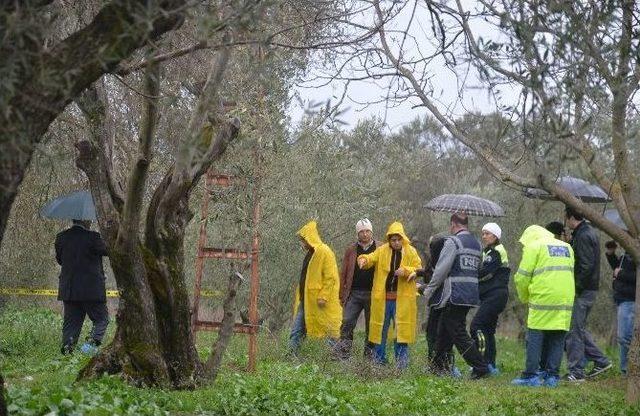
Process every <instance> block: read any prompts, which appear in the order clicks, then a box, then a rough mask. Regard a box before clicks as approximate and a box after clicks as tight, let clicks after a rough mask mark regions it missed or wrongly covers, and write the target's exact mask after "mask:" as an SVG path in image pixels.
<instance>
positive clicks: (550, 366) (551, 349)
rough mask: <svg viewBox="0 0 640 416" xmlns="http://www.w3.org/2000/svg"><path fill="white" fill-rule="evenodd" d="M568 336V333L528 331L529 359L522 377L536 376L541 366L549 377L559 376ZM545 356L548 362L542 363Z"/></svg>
mask: <svg viewBox="0 0 640 416" xmlns="http://www.w3.org/2000/svg"><path fill="white" fill-rule="evenodd" d="M566 336H567V331H551V330H540V329H529V330H527V359H526V368H525V370H524V372H523V373H522V377H523V378H528V377H533V376H535V375H536V374H537V373H538V369H539V368H540V367H541V364H542V368H541V370H543V371H545V372H546V373H547V375H548V376H556V377H557V376H559V372H560V363H561V362H562V355H563V354H564V340H565V337H566ZM543 356H544V357H546V360H545V361H546V362H545V363H540V359H541V357H543Z"/></svg>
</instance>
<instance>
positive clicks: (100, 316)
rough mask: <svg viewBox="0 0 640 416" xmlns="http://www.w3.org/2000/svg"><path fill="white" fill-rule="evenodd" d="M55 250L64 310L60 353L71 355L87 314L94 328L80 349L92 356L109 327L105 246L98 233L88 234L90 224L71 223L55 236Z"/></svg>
mask: <svg viewBox="0 0 640 416" xmlns="http://www.w3.org/2000/svg"><path fill="white" fill-rule="evenodd" d="M55 249H56V261H57V262H58V264H59V265H60V266H62V267H61V270H60V277H59V282H58V300H61V301H62V302H63V309H64V320H63V323H62V348H61V352H62V354H71V353H72V352H73V350H74V349H75V346H76V343H77V342H78V338H79V337H80V332H81V331H82V325H83V324H84V318H85V316H87V315H88V316H89V319H90V320H91V322H92V324H93V327H92V328H91V333H90V334H89V336H88V337H87V339H86V342H85V343H84V344H83V345H82V347H81V350H82V352H84V353H86V354H95V353H96V352H97V350H98V347H99V346H100V344H102V339H103V338H104V334H105V332H106V331H107V326H108V325H109V311H108V309H107V293H106V289H105V280H106V278H105V275H104V268H103V266H102V257H104V256H107V255H108V254H107V247H106V245H105V244H104V241H103V240H102V237H101V236H100V233H98V232H95V231H91V221H83V220H73V225H72V226H71V228H69V229H67V230H64V231H62V232H60V233H59V234H58V235H57V236H56V241H55Z"/></svg>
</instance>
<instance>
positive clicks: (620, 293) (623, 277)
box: [606, 253, 636, 303]
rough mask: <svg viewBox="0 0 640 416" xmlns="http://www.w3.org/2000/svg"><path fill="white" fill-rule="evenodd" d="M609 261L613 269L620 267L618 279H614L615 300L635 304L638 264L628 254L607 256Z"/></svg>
mask: <svg viewBox="0 0 640 416" xmlns="http://www.w3.org/2000/svg"><path fill="white" fill-rule="evenodd" d="M606 256H607V261H608V262H609V265H610V266H611V269H613V270H615V269H617V268H618V267H619V268H620V272H619V273H618V277H616V278H615V279H613V300H615V302H616V303H620V302H635V300H636V264H635V262H634V261H633V259H632V258H631V256H630V255H628V254H626V253H625V254H623V255H622V256H617V255H616V254H615V253H613V254H607V255H606Z"/></svg>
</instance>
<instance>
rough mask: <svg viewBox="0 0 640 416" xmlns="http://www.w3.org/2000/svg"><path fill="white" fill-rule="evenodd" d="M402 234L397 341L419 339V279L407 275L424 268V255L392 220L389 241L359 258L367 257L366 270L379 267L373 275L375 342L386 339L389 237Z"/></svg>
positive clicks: (371, 335) (372, 328)
mask: <svg viewBox="0 0 640 416" xmlns="http://www.w3.org/2000/svg"><path fill="white" fill-rule="evenodd" d="M392 234H399V235H401V236H402V260H401V262H400V268H401V269H403V271H404V273H403V275H402V277H401V278H399V279H398V292H397V300H396V302H397V303H396V316H395V325H396V333H397V337H396V339H397V342H400V343H408V344H411V343H414V342H415V341H416V317H417V314H418V305H417V301H416V297H417V293H416V281H415V278H414V279H412V280H411V281H410V282H409V281H407V278H408V277H409V276H410V275H411V274H412V273H414V272H415V271H416V269H419V268H421V267H422V262H421V260H420V256H419V255H418V252H417V251H416V249H415V248H414V247H413V246H411V245H410V243H411V241H410V240H409V238H408V237H407V236H406V234H405V233H404V227H403V226H402V224H401V223H399V222H394V223H391V225H390V226H389V230H388V231H387V234H386V241H387V242H386V243H385V244H383V245H381V246H379V247H378V248H377V249H376V250H375V251H374V252H373V253H371V254H363V255H361V256H360V257H359V258H366V259H367V264H366V265H365V267H364V268H365V269H368V268H371V267H375V268H376V270H375V272H374V274H373V288H372V290H371V318H370V319H369V341H370V342H373V343H374V344H380V342H382V325H383V323H384V310H385V306H386V290H385V283H386V281H387V275H388V274H389V271H390V268H391V255H392V252H393V250H392V249H391V247H390V246H389V236H390V235H392Z"/></svg>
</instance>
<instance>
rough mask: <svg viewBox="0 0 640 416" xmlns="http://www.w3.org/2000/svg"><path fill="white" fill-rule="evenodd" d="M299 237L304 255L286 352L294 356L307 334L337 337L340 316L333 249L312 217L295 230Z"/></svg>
mask: <svg viewBox="0 0 640 416" xmlns="http://www.w3.org/2000/svg"><path fill="white" fill-rule="evenodd" d="M298 237H299V238H300V243H301V244H302V247H303V248H304V249H305V251H306V255H305V258H304V260H303V262H302V270H301V272H300V281H299V283H298V286H297V288H296V291H295V305H294V313H293V325H292V327H291V334H290V336H289V352H290V354H291V355H292V356H294V357H295V356H297V355H298V351H299V349H300V344H301V343H302V339H303V338H304V337H305V336H307V335H309V336H311V337H313V338H328V339H329V340H337V339H338V336H339V334H340V321H341V318H342V307H341V306H340V300H339V298H338V293H339V291H340V278H339V276H338V265H337V263H336V257H335V255H334V254H333V251H332V250H331V248H330V247H329V246H328V245H326V244H325V243H323V242H322V240H321V239H320V234H319V233H318V224H317V223H316V222H315V221H309V222H308V223H307V224H305V226H304V227H302V228H301V229H300V230H298Z"/></svg>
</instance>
